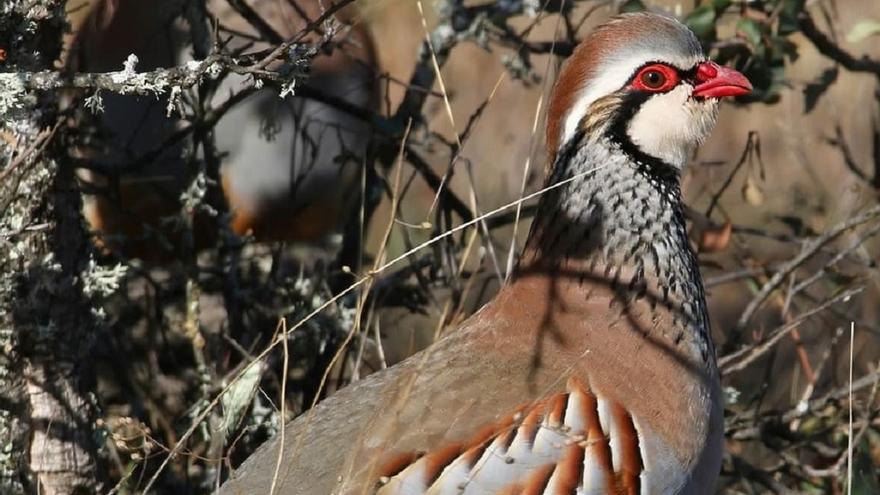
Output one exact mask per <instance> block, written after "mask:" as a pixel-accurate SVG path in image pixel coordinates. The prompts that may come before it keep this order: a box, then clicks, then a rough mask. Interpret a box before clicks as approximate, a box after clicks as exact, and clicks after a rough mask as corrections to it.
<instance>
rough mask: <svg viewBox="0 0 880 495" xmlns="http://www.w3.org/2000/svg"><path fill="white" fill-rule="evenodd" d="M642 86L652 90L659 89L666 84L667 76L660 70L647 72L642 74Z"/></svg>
mask: <svg viewBox="0 0 880 495" xmlns="http://www.w3.org/2000/svg"><path fill="white" fill-rule="evenodd" d="M642 84H643V85H645V87H647V88H650V89H658V88H661V87H662V86H663V85H664V84H666V76H665V75H664V74H663V73H662V72H660V71H659V70H646V71H644V72H642Z"/></svg>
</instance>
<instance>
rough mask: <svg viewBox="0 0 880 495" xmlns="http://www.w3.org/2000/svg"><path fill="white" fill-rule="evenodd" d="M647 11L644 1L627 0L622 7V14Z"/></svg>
mask: <svg viewBox="0 0 880 495" xmlns="http://www.w3.org/2000/svg"><path fill="white" fill-rule="evenodd" d="M643 10H645V4H644V3H642V0H626V2H624V3H623V5H621V6H620V12H621V13H626V12H642V11H643Z"/></svg>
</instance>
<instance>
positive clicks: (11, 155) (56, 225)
mask: <svg viewBox="0 0 880 495" xmlns="http://www.w3.org/2000/svg"><path fill="white" fill-rule="evenodd" d="M63 8H64V1H63V0H3V1H2V2H0V71H2V72H3V73H0V138H2V139H0V150H2V152H0V346H2V352H0V441H2V444H0V493H3V494H18V493H37V492H39V493H41V494H62V493H63V494H68V493H96V492H98V491H99V490H100V488H101V487H100V486H99V483H98V476H97V473H98V469H97V465H98V464H97V455H96V449H95V441H94V434H93V427H94V423H95V419H96V407H95V404H94V400H93V396H92V395H91V393H90V388H91V386H92V382H93V380H92V371H91V369H90V366H89V365H90V359H89V357H88V351H89V349H90V347H91V343H92V342H93V341H94V336H95V333H96V331H97V329H98V328H99V325H100V319H99V317H98V316H97V315H96V314H97V313H96V312H95V311H94V310H93V304H92V301H91V300H90V297H89V296H87V295H86V293H85V292H84V282H83V281H84V280H88V276H89V267H90V265H89V249H90V244H89V242H88V238H87V236H86V233H85V231H84V229H83V226H82V222H81V219H80V206H81V205H80V196H79V193H78V191H77V188H76V181H75V176H74V172H73V170H72V169H71V167H70V166H66V165H65V164H64V158H63V156H64V153H63V147H62V146H61V145H60V144H58V143H60V142H62V136H63V127H62V126H61V125H60V121H59V120H58V98H57V95H53V94H48V95H46V94H44V95H38V94H30V93H27V92H26V91H25V90H24V89H23V88H22V87H21V85H20V83H19V82H18V79H17V76H16V73H22V72H32V71H38V70H46V69H52V68H53V62H54V61H55V60H57V58H58V55H59V53H60V47H61V36H62V34H63V30H64V27H65V16H64V10H63Z"/></svg>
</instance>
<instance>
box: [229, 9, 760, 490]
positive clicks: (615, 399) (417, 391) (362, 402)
mask: <svg viewBox="0 0 880 495" xmlns="http://www.w3.org/2000/svg"><path fill="white" fill-rule="evenodd" d="M749 88H750V86H749V83H748V81H747V80H745V78H744V77H743V76H742V75H741V74H739V73H737V72H735V71H733V70H731V69H725V68H722V67H719V66H717V65H716V64H713V63H712V62H709V61H707V60H706V59H705V56H704V55H703V54H702V51H701V49H700V47H699V43H697V41H696V38H695V37H694V36H693V34H692V33H691V32H690V31H689V30H688V29H687V28H685V27H684V26H683V25H682V24H680V23H678V22H677V21H675V20H673V19H670V18H667V17H663V16H657V15H651V14H639V15H628V16H621V17H618V18H616V19H614V20H612V21H610V22H609V23H606V24H605V25H603V26H601V27H599V28H598V29H597V30H596V31H594V32H593V33H591V34H590V35H589V36H588V37H587V38H586V39H585V40H584V41H583V42H582V44H581V45H580V46H579V47H578V48H577V49H576V50H575V53H574V55H573V56H572V59H571V60H570V61H569V62H567V64H566V67H565V68H564V69H563V71H562V73H561V74H560V77H559V80H558V82H557V85H556V87H555V90H554V95H553V99H552V101H551V104H550V111H549V115H548V146H549V147H550V156H551V157H552V160H553V166H552V167H551V169H550V175H549V177H548V185H551V186H555V185H558V184H561V185H560V186H558V187H553V188H552V189H551V190H548V191H547V192H546V193H545V194H544V195H543V196H542V198H541V204H540V206H539V209H538V212H537V214H536V216H535V220H534V222H533V224H532V229H531V233H530V235H529V239H528V241H527V243H526V250H525V253H524V254H523V256H522V257H521V260H520V263H519V266H518V267H517V269H516V272H515V274H514V276H513V280H512V281H511V282H510V284H509V285H508V286H506V287H504V288H502V289H501V291H500V293H499V294H498V296H497V297H496V298H495V299H494V300H493V301H491V302H490V303H489V304H488V305H486V306H485V307H484V308H483V309H482V310H481V311H480V312H479V313H477V314H476V315H474V317H472V318H471V319H470V320H468V321H467V322H465V323H464V324H463V325H462V327H461V328H459V329H458V330H455V331H453V332H452V333H451V335H449V336H447V337H446V338H444V339H443V340H441V341H440V342H438V343H437V344H435V345H434V346H432V347H430V348H428V349H426V350H425V351H423V352H422V353H420V354H417V355H415V356H413V357H411V358H409V359H407V360H406V361H404V362H403V363H401V364H400V365H398V366H395V367H393V368H392V369H390V370H387V371H384V372H381V373H377V374H376V375H374V376H372V377H370V378H368V379H366V380H364V381H363V382H360V383H357V384H355V385H353V386H351V387H349V388H348V389H345V390H343V391H341V392H340V393H339V394H337V395H336V396H334V397H331V398H330V399H328V400H327V401H325V402H324V403H322V404H320V405H319V406H318V407H316V408H315V409H314V410H313V411H311V412H309V413H306V414H305V415H304V416H303V417H300V418H298V419H297V420H295V421H294V422H293V423H292V424H291V425H289V426H288V427H287V429H286V438H285V445H284V451H283V454H280V453H279V452H280V450H279V445H278V441H279V440H278V439H275V440H274V441H271V442H269V443H268V445H266V446H264V447H263V448H261V449H260V451H258V452H257V453H256V454H255V455H254V456H253V457H252V458H251V459H249V460H248V461H247V462H245V464H244V465H243V466H242V467H241V468H240V470H239V471H237V472H236V473H235V474H234V476H233V478H232V479H231V480H230V481H229V482H228V483H227V484H226V486H225V491H224V493H225V494H239V493H240V494H244V493H261V492H266V491H268V490H269V489H270V487H271V486H272V484H273V479H274V478H275V473H274V470H273V469H271V466H274V465H275V463H274V462H273V461H274V460H275V459H276V458H277V457H276V456H278V455H282V456H283V457H282V462H281V469H280V472H279V474H278V477H277V479H275V480H274V482H275V483H278V485H277V487H281V490H280V492H276V493H291V494H316V493H334V494H342V493H372V492H377V493H379V494H382V495H386V494H422V493H429V494H433V493H438V494H439V493H465V494H472V493H473V494H478V493H479V494H502V493H547V494H550V493H587V494H605V493H628V494H634V493H652V494H653V493H657V494H672V493H676V494H678V493H692V494H703V493H708V492H710V491H711V490H712V488H713V486H714V483H715V479H716V478H717V476H718V472H719V469H720V463H721V454H722V441H723V439H722V436H723V427H722V412H721V403H720V393H719V389H720V386H719V381H718V372H717V369H716V365H715V355H714V352H715V351H714V348H713V346H712V342H711V338H710V335H709V319H708V315H707V310H706V300H705V295H704V292H703V286H702V281H701V278H700V273H699V270H698V267H697V264H696V258H695V256H694V254H693V252H692V251H691V249H690V246H689V243H688V238H687V234H686V230H685V224H684V219H683V216H682V205H681V194H680V191H679V172H680V170H681V168H682V167H683V166H684V165H685V161H686V159H687V156H688V154H689V153H690V152H691V151H692V150H693V149H695V148H696V146H697V145H698V144H699V143H700V142H701V141H702V140H703V139H704V138H705V137H706V136H707V135H708V133H709V131H710V130H711V128H712V126H713V125H714V121H715V117H716V115H717V105H718V103H717V98H718V97H719V96H724V95H736V94H744V93H745V92H748V90H749Z"/></svg>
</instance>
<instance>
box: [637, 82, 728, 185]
mask: <svg viewBox="0 0 880 495" xmlns="http://www.w3.org/2000/svg"><path fill="white" fill-rule="evenodd" d="M693 89H694V88H693V86H691V85H690V84H687V83H684V82H683V83H680V84H679V85H678V86H676V87H675V88H674V89H672V91H669V92H667V93H661V94H656V95H653V96H651V97H649V98H648V100H647V101H645V102H644V103H642V105H641V107H639V109H638V111H636V113H635V115H633V117H632V119H631V120H630V121H629V124H628V126H627V129H626V133H627V135H628V137H629V139H630V141H632V143H633V144H634V145H636V146H637V147H638V148H639V149H640V150H641V151H643V152H644V153H647V154H648V155H650V156H653V157H655V158H659V159H661V160H663V161H664V162H665V163H667V164H669V165H672V166H674V167H677V168H679V169H681V168H683V167H684V166H685V164H686V163H687V161H688V158H689V157H690V156H691V155H692V154H693V152H694V150H695V149H696V148H697V146H699V145H700V143H702V142H703V140H704V139H706V137H708V136H709V133H710V132H712V128H713V127H714V126H715V118H716V117H717V116H718V100H717V99H715V98H707V99H704V100H694V99H692V98H691V93H692V92H693Z"/></svg>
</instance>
